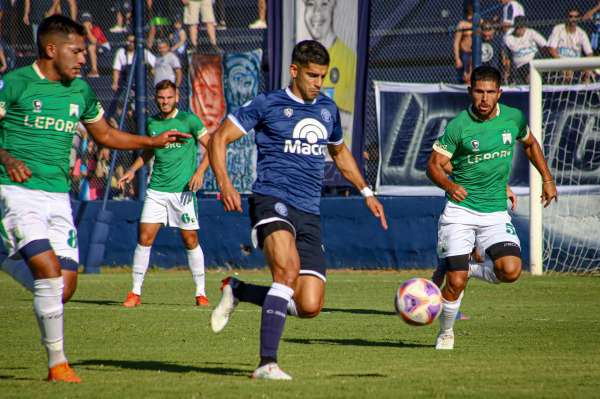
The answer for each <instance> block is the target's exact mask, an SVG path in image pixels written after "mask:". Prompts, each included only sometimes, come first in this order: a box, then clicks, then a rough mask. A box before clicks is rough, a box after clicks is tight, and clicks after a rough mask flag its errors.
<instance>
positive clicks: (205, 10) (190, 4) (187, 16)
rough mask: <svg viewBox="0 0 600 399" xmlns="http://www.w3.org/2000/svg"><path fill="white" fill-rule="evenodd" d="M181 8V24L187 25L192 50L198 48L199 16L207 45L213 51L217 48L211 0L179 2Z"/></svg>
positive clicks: (184, 0) (183, 0)
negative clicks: (203, 26)
mask: <svg viewBox="0 0 600 399" xmlns="http://www.w3.org/2000/svg"><path fill="white" fill-rule="evenodd" d="M181 2H182V3H183V5H184V8H183V23H184V24H186V25H188V29H189V31H190V41H191V42H192V46H193V47H194V48H196V47H198V23H199V22H200V18H199V17H200V15H202V22H203V23H204V25H205V26H206V34H207V36H208V41H209V43H210V44H211V45H212V46H213V48H214V49H217V50H218V49H219V48H218V47H217V30H216V23H215V13H214V11H213V5H212V0H181Z"/></svg>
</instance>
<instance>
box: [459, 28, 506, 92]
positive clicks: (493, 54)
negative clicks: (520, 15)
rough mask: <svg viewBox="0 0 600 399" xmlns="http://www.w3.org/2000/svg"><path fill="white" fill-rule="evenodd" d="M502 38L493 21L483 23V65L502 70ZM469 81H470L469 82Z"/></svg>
mask: <svg viewBox="0 0 600 399" xmlns="http://www.w3.org/2000/svg"><path fill="white" fill-rule="evenodd" d="M502 46H503V43H502V38H501V37H500V35H497V34H496V28H495V26H494V24H493V23H492V21H482V22H481V65H487V66H492V67H494V68H496V69H497V70H499V71H501V70H502ZM467 81H468V80H467Z"/></svg>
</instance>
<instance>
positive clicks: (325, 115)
mask: <svg viewBox="0 0 600 399" xmlns="http://www.w3.org/2000/svg"><path fill="white" fill-rule="evenodd" d="M321 118H322V119H323V120H324V121H325V122H327V123H329V122H331V112H329V110H328V109H326V108H323V109H322V110H321Z"/></svg>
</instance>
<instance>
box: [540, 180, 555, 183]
mask: <svg viewBox="0 0 600 399" xmlns="http://www.w3.org/2000/svg"><path fill="white" fill-rule="evenodd" d="M546 183H554V179H550V180H544V181H543V182H542V184H546Z"/></svg>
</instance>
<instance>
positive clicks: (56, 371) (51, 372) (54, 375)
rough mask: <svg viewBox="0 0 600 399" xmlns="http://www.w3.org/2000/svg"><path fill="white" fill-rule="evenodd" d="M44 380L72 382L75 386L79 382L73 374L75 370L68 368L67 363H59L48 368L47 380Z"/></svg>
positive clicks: (79, 379)
mask: <svg viewBox="0 0 600 399" xmlns="http://www.w3.org/2000/svg"><path fill="white" fill-rule="evenodd" d="M46 380H47V381H64V382H74V383H76V384H79V383H80V382H81V378H79V377H78V376H77V374H75V370H73V369H72V368H71V366H69V363H61V364H57V365H56V366H54V367H50V368H49V369H48V378H47V379H46Z"/></svg>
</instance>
